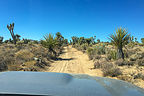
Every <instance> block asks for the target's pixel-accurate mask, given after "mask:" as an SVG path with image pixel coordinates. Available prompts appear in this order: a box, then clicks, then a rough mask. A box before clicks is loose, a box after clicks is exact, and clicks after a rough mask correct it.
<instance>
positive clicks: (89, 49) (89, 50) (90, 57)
mask: <svg viewBox="0 0 144 96" xmlns="http://www.w3.org/2000/svg"><path fill="white" fill-rule="evenodd" d="M87 54H88V56H89V59H90V60H92V59H93V55H94V49H93V48H88V49H87Z"/></svg>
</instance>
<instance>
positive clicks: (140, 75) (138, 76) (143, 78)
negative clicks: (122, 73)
mask: <svg viewBox="0 0 144 96" xmlns="http://www.w3.org/2000/svg"><path fill="white" fill-rule="evenodd" d="M134 79H142V80H144V74H143V73H138V74H137V75H135V76H134Z"/></svg>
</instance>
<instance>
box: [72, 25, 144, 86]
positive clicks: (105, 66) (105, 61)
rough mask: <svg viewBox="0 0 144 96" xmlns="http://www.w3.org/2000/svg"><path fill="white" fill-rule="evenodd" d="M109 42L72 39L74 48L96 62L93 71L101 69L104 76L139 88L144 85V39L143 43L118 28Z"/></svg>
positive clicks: (79, 38)
mask: <svg viewBox="0 0 144 96" xmlns="http://www.w3.org/2000/svg"><path fill="white" fill-rule="evenodd" d="M108 40H109V42H101V41H100V39H97V40H96V36H94V37H90V38H84V37H75V36H73V37H72V42H71V44H72V46H73V47H74V48H76V49H77V50H80V51H82V52H83V53H86V54H87V55H88V57H89V60H93V61H94V65H93V70H95V69H101V70H102V72H103V76H105V77H110V78H116V79H121V80H124V81H128V82H131V83H133V84H136V85H138V86H141V85H140V83H141V82H143V84H144V81H143V80H144V79H143V77H144V38H141V42H142V43H139V42H138V41H137V38H134V36H131V35H130V34H129V33H128V31H127V30H126V29H125V28H121V27H120V28H118V29H117V30H116V32H115V33H113V34H111V35H110V36H108Z"/></svg>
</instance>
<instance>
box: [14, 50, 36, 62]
mask: <svg viewBox="0 0 144 96" xmlns="http://www.w3.org/2000/svg"><path fill="white" fill-rule="evenodd" d="M33 57H34V54H33V53H31V52H30V51H29V50H27V49H23V50H20V51H18V52H17V53H16V58H17V59H21V60H24V61H30V60H31V59H32V58H33Z"/></svg>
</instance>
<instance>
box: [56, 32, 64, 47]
mask: <svg viewBox="0 0 144 96" xmlns="http://www.w3.org/2000/svg"><path fill="white" fill-rule="evenodd" d="M56 40H57V42H58V43H59V44H58V45H59V46H62V44H63V43H64V37H63V36H62V35H61V33H60V32H57V33H56Z"/></svg>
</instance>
